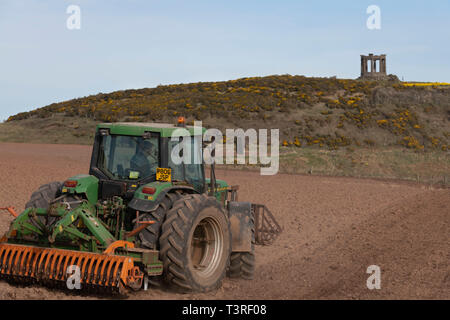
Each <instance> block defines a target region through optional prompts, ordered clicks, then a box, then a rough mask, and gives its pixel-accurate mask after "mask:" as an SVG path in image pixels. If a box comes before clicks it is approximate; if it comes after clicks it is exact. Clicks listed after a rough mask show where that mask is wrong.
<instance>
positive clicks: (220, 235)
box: [160, 194, 231, 292]
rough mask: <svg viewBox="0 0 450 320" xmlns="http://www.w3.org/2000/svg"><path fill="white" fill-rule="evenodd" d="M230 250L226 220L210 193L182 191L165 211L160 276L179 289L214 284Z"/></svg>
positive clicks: (222, 273) (219, 279)
mask: <svg viewBox="0 0 450 320" xmlns="http://www.w3.org/2000/svg"><path fill="white" fill-rule="evenodd" d="M230 251H231V233H230V225H229V220H228V217H227V216H226V214H225V213H224V211H223V210H222V208H221V207H220V205H219V203H218V202H217V201H216V199H215V198H214V197H208V196H207V195H205V194H201V195H200V194H193V195H186V196H184V197H183V198H181V199H179V200H178V201H176V202H175V203H174V205H173V207H172V209H171V210H169V212H168V213H167V216H166V220H165V221H164V223H163V226H162V234H161V237H160V257H161V260H162V261H163V265H164V273H163V275H164V278H165V280H166V282H167V283H168V284H169V285H171V286H172V287H174V288H176V289H179V290H180V291H184V292H186V291H192V290H193V291H200V292H207V291H210V290H213V289H216V288H218V287H219V286H220V285H221V282H222V279H223V277H224V276H225V272H226V269H227V267H228V262H229V258H230Z"/></svg>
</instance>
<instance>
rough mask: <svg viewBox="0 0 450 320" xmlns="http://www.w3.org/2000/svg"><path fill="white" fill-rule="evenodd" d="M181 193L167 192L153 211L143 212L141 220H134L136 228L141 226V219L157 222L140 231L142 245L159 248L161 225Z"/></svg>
mask: <svg viewBox="0 0 450 320" xmlns="http://www.w3.org/2000/svg"><path fill="white" fill-rule="evenodd" d="M181 196H182V194H181V193H177V192H175V193H167V194H166V195H165V197H164V199H163V200H162V201H161V203H160V204H159V205H158V207H157V208H156V209H155V210H153V211H151V212H145V213H141V214H140V217H139V221H136V220H134V229H136V228H138V227H140V224H139V222H140V221H155V223H153V224H150V225H148V226H147V227H146V228H145V229H144V230H142V231H141V232H139V235H138V237H139V240H140V241H141V245H140V246H141V247H142V248H146V249H152V250H156V249H158V248H159V243H158V239H159V235H160V233H161V226H162V222H163V220H164V217H165V216H166V213H167V211H169V210H170V209H171V208H172V205H173V204H174V202H175V201H177V200H178V199H180V198H181Z"/></svg>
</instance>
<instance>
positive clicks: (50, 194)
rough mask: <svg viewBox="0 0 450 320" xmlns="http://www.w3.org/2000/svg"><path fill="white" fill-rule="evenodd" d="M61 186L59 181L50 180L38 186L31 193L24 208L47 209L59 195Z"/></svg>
mask: <svg viewBox="0 0 450 320" xmlns="http://www.w3.org/2000/svg"><path fill="white" fill-rule="evenodd" d="M62 186H63V184H62V183H61V182H51V183H48V184H44V185H42V186H40V187H39V189H38V190H36V191H35V192H33V194H32V195H31V199H30V201H28V202H27V204H26V205H25V209H28V208H42V209H46V210H47V209H48V208H50V203H51V202H52V201H53V200H55V199H56V198H57V197H59V196H60V195H61V188H62Z"/></svg>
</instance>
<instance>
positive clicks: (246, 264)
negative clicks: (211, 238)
mask: <svg viewBox="0 0 450 320" xmlns="http://www.w3.org/2000/svg"><path fill="white" fill-rule="evenodd" d="M248 227H249V228H250V229H251V231H252V243H251V251H250V252H232V253H231V256H230V267H229V269H228V277H230V278H242V279H246V280H253V278H254V274H255V219H254V217H253V215H252V216H251V219H250V222H249V226H248Z"/></svg>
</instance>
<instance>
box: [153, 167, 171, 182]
mask: <svg viewBox="0 0 450 320" xmlns="http://www.w3.org/2000/svg"><path fill="white" fill-rule="evenodd" d="M156 180H157V181H166V182H170V181H172V169H170V168H156Z"/></svg>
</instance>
